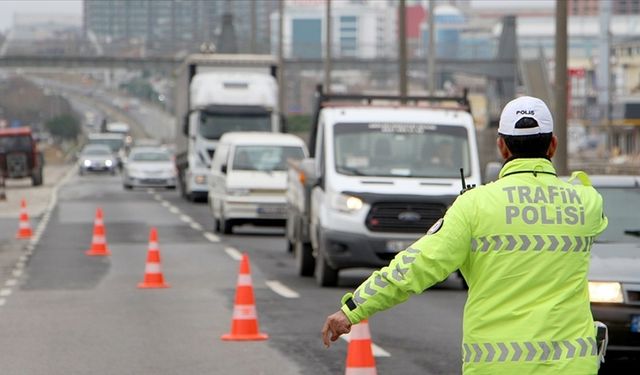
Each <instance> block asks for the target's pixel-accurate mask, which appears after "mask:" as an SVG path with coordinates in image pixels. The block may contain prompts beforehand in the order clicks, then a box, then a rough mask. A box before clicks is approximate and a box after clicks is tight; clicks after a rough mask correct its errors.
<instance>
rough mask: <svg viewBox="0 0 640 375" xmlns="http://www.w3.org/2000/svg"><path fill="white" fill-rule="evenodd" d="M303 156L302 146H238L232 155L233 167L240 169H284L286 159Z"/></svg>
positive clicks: (297, 158) (296, 158)
mask: <svg viewBox="0 0 640 375" xmlns="http://www.w3.org/2000/svg"><path fill="white" fill-rule="evenodd" d="M302 158H304V151H303V150H302V147H296V146H239V147H237V148H236V152H235V154H234V157H233V169H235V170H242V171H284V170H286V169H287V160H288V159H295V160H300V159H302Z"/></svg>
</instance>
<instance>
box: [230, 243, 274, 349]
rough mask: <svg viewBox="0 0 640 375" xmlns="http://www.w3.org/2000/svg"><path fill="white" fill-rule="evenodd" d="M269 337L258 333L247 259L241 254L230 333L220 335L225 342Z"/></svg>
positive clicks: (245, 255)
mask: <svg viewBox="0 0 640 375" xmlns="http://www.w3.org/2000/svg"><path fill="white" fill-rule="evenodd" d="M268 337H269V336H268V335H267V334H265V333H259V332H258V313H257V311H256V305H255V301H254V298H253V285H252V282H251V271H250V269H249V257H248V256H247V254H242V260H241V261H240V273H239V274H238V282H237V284H236V300H235V303H234V305H233V318H232V320H231V333H227V334H225V335H222V339H223V340H227V341H229V340H230V341H258V340H266V339H267V338H268Z"/></svg>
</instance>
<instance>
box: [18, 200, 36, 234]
mask: <svg viewBox="0 0 640 375" xmlns="http://www.w3.org/2000/svg"><path fill="white" fill-rule="evenodd" d="M31 235H32V233H31V224H30V223H29V214H28V213H27V202H26V201H25V200H24V199H22V200H21V201H20V222H19V223H18V233H16V238H19V239H29V238H31Z"/></svg>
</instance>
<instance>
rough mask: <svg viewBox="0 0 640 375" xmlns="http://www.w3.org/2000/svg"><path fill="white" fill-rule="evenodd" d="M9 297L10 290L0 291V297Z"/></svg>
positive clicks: (3, 289)
mask: <svg viewBox="0 0 640 375" xmlns="http://www.w3.org/2000/svg"><path fill="white" fill-rule="evenodd" d="M10 295H11V289H9V288H2V289H0V297H8V296H10Z"/></svg>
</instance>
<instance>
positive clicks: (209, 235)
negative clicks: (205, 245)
mask: <svg viewBox="0 0 640 375" xmlns="http://www.w3.org/2000/svg"><path fill="white" fill-rule="evenodd" d="M204 237H205V238H206V239H208V240H209V241H211V242H220V237H218V236H216V235H215V234H213V233H211V232H205V233H204Z"/></svg>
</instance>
